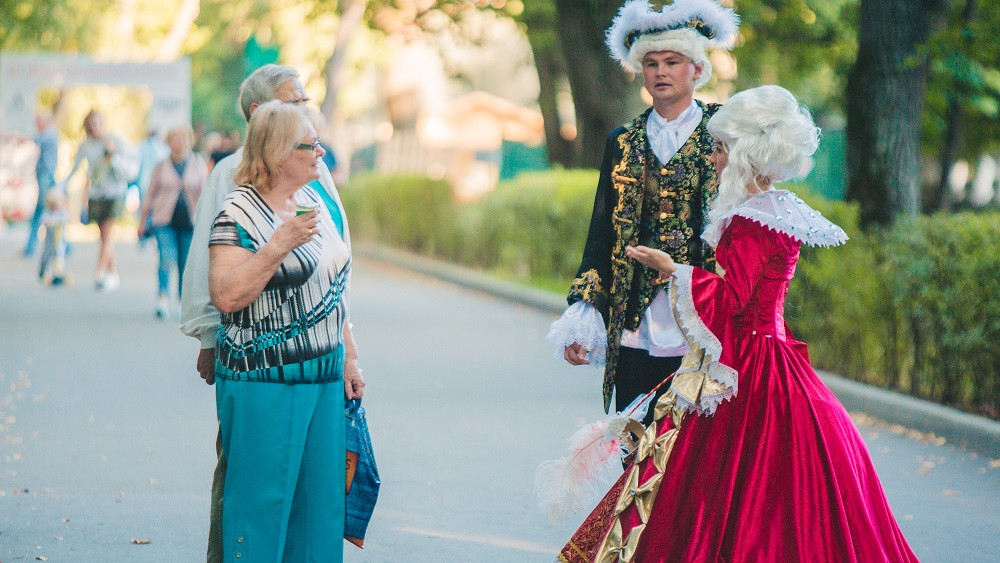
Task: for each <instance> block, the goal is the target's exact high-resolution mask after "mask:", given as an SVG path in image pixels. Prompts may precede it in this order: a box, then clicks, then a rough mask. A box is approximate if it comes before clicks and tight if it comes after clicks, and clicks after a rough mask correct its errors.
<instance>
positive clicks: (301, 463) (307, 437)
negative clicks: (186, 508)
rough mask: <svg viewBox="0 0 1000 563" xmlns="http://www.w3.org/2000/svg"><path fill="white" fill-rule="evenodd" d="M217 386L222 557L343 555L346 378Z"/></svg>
mask: <svg viewBox="0 0 1000 563" xmlns="http://www.w3.org/2000/svg"><path fill="white" fill-rule="evenodd" d="M215 386H216V407H217V409H218V415H219V430H220V434H221V441H222V453H223V455H224V456H225V459H226V467H225V485H224V489H223V499H222V537H221V538H220V540H221V541H220V543H221V545H222V558H223V561H225V562H227V563H230V562H231V563H250V562H253V563H257V562H260V563H265V562H266V563H305V562H322V563H327V562H332V563H336V562H341V561H343V549H344V542H343V534H344V479H345V475H344V472H345V462H344V460H345V452H344V448H345V444H344V440H345V438H344V436H345V434H344V432H345V416H344V383H343V381H335V382H331V383H323V384H297V385H289V384H283V383H259V382H248V381H226V380H216V382H215Z"/></svg>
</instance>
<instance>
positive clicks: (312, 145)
mask: <svg viewBox="0 0 1000 563" xmlns="http://www.w3.org/2000/svg"><path fill="white" fill-rule="evenodd" d="M317 147H319V139H315V140H314V141H313V142H311V143H299V144H297V145H295V148H297V149H302V150H304V151H315V150H316V148H317Z"/></svg>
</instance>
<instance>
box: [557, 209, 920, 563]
mask: <svg viewBox="0 0 1000 563" xmlns="http://www.w3.org/2000/svg"><path fill="white" fill-rule="evenodd" d="M781 194H784V195H785V196H787V197H788V198H790V199H792V198H793V199H794V201H796V202H798V203H799V204H800V207H801V206H804V204H802V202H801V200H799V199H798V198H795V197H794V194H789V193H788V192H778V193H777V194H775V193H771V194H769V195H766V196H765V194H761V196H765V197H763V199H762V200H761V202H762V203H764V204H767V205H764V207H769V208H774V207H775V206H780V207H781V208H782V209H784V205H785V204H784V203H783V201H785V198H783V197H780V196H781ZM761 196H758V198H761ZM778 198H780V200H781V201H779V200H778ZM790 199H789V201H790ZM765 200H766V201H765ZM761 202H758V203H761ZM792 207H794V206H792ZM799 211H801V212H802V213H804V214H808V213H811V212H813V211H812V210H811V209H810V208H808V206H805V209H804V210H800V209H796V213H798V212H799ZM782 213H784V211H778V212H776V213H774V214H769V213H759V212H757V211H755V210H754V209H751V208H744V209H743V210H742V211H739V212H738V213H737V214H736V215H734V216H733V217H732V219H731V222H730V223H729V225H728V228H725V231H724V233H723V234H722V235H721V239H720V240H719V242H718V246H717V253H716V257H717V260H718V263H719V265H720V266H721V267H722V268H723V269H724V270H725V275H724V277H720V276H718V275H716V274H714V273H711V272H708V271H705V270H702V269H700V268H691V267H685V268H682V269H680V270H678V272H677V273H676V274H675V275H674V278H673V282H672V284H671V289H670V292H671V300H672V302H673V304H674V312H675V316H676V317H677V319H678V323H679V324H680V325H681V327H682V329H683V332H684V334H685V336H686V337H688V341H689V343H690V344H691V345H692V352H691V353H690V354H689V356H688V357H687V358H686V359H685V363H684V365H683V366H682V368H681V369H680V370H679V371H678V375H677V376H676V377H675V379H674V381H673V385H672V386H671V391H670V392H668V393H667V394H665V395H664V396H663V398H662V399H661V400H660V401H659V402H658V404H657V406H656V421H655V422H654V423H653V424H652V425H651V426H650V427H649V428H647V431H646V434H645V436H643V438H642V440H641V441H640V444H639V446H638V448H637V450H636V452H635V458H634V461H633V464H632V465H631V466H630V467H629V468H628V469H626V471H625V473H624V474H623V475H622V477H621V478H620V479H619V480H618V482H617V483H616V484H615V485H614V486H613V488H612V489H611V491H609V492H608V494H607V495H606V496H605V497H604V499H603V500H602V501H601V503H600V504H599V505H598V507H597V508H596V509H595V510H594V512H593V513H591V515H590V516H589V517H588V519H587V520H586V521H585V522H584V524H583V525H582V526H581V527H580V529H578V530H577V532H576V534H575V535H574V536H573V538H572V540H571V541H570V542H569V543H568V544H567V545H566V546H565V547H564V548H563V550H562V552H561V553H560V554H559V560H560V561H566V562H578V561H580V562H582V561H600V562H605V561H607V562H611V561H636V562H643V563H648V562H684V563H686V562H697V563H712V562H720V563H721V562H725V563H738V562H754V563H756V562H781V563H786V562H796V561H802V562H824V561H825V562H845V563H847V562H857V563H876V562H893V563H898V562H905V561H916V560H917V559H916V557H915V556H914V554H913V552H912V551H911V550H910V547H909V546H908V545H907V543H906V540H905V539H904V538H903V535H902V533H901V532H900V530H899V526H898V525H897V523H896V520H895V518H894V517H893V515H892V512H891V510H890V508H889V504H888V502H887V500H886V497H885V493H884V492H883V491H882V486H881V484H880V483H879V479H878V476H877V475H876V473H875V469H874V467H873V466H872V462H871V458H870V457H869V454H868V450H867V449H866V447H865V444H864V442H863V441H862V438H861V435H860V434H859V432H858V430H857V428H856V427H855V425H854V423H853V422H852V421H851V419H850V418H849V417H848V414H847V412H846V411H845V410H844V408H843V406H841V404H840V403H839V402H838V401H837V399H836V398H835V397H834V396H833V394H832V393H831V392H830V390H829V389H828V388H827V387H826V386H825V385H824V384H823V383H822V382H821V381H820V379H819V377H817V375H816V372H815V371H813V369H812V367H811V366H810V363H809V355H808V351H807V349H806V346H805V344H803V343H801V342H797V341H795V340H794V339H792V337H791V334H790V333H789V331H788V329H787V326H786V324H785V321H784V318H783V310H784V303H785V294H786V292H787V291H788V285H789V282H790V281H791V279H792V275H793V274H794V272H795V263H796V261H797V260H798V256H799V248H800V245H801V242H802V240H806V241H807V242H815V241H812V240H810V237H809V236H807V235H805V234H803V235H801V236H800V235H798V234H789V233H788V232H785V231H790V232H793V233H794V229H789V228H787V227H783V226H782V225H781V218H780V217H779V219H778V220H777V221H775V219H774V217H775V216H778V215H780V214H782ZM788 213H789V214H791V213H792V209H791V208H789V210H788ZM741 215H742V216H741ZM748 217H752V218H748ZM758 221H760V222H758ZM822 221H824V222H826V220H825V219H822ZM762 223H764V224H769V225H776V226H775V228H769V227H767V226H764V224H762ZM826 223H827V224H828V225H830V226H832V227H833V228H835V229H836V230H837V231H839V233H840V234H841V235H842V233H843V231H840V230H839V227H836V226H835V225H833V224H832V223H828V222H826ZM800 228H808V225H806V226H805V227H802V226H801V224H800ZM843 239H844V240H846V235H843ZM819 244H823V242H819ZM833 244H836V243H833Z"/></svg>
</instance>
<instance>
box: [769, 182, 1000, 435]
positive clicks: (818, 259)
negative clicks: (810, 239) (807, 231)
mask: <svg viewBox="0 0 1000 563" xmlns="http://www.w3.org/2000/svg"><path fill="white" fill-rule="evenodd" d="M803 197H804V198H805V199H807V200H808V201H809V202H810V204H811V205H814V206H815V207H816V208H817V209H819V210H821V211H822V212H823V214H824V215H826V216H827V217H828V218H830V219H831V220H833V221H834V222H836V223H837V224H839V225H841V226H842V227H844V229H845V230H846V231H847V232H848V235H849V236H850V237H851V240H850V241H849V242H848V243H847V244H846V245H845V246H843V247H839V248H836V249H811V248H810V249H806V248H804V249H803V251H802V257H801V260H800V261H799V264H798V271H797V274H796V277H795V280H794V281H793V284H792V288H791V290H790V292H789V297H788V311H787V314H788V322H789V324H790V325H791V327H792V329H793V331H794V332H795V334H796V337H797V338H799V339H801V340H803V341H805V342H808V343H809V347H810V350H811V353H812V357H813V361H814V362H815V363H816V365H817V366H820V367H824V368H826V369H829V370H831V371H834V372H837V373H842V374H844V375H847V376H849V377H852V378H855V379H858V380H861V381H866V382H869V383H872V384H875V385H880V386H884V387H891V388H896V389H900V390H903V391H906V392H908V393H910V394H912V395H916V396H919V397H925V398H928V399H931V400H935V401H939V402H942V403H945V404H950V405H954V406H957V407H961V408H965V409H967V410H971V411H973V412H979V413H982V414H986V415H989V416H993V417H1000V344H998V343H1000V278H998V276H997V275H996V272H997V271H998V270H1000V249H998V248H997V246H996V244H995V241H996V240H998V237H1000V214H996V213H983V214H971V213H963V214H955V215H947V214H938V215H933V216H923V217H917V218H910V219H907V220H901V221H899V222H897V223H896V224H894V225H893V226H892V227H891V228H889V229H885V230H880V231H872V232H869V233H863V232H861V231H860V229H859V228H858V209H857V206H856V205H853V204H845V203H836V202H826V201H823V200H820V199H818V198H816V197H812V196H809V195H808V194H803Z"/></svg>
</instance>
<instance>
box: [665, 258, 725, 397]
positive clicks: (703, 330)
mask: <svg viewBox="0 0 1000 563" xmlns="http://www.w3.org/2000/svg"><path fill="white" fill-rule="evenodd" d="M693 275H694V268H693V267H691V266H688V265H685V264H678V265H677V271H676V272H674V276H673V280H672V283H671V284H670V293H671V295H670V297H671V301H672V302H673V303H674V308H675V310H674V312H675V313H676V318H677V323H678V325H680V327H681V330H683V331H684V335H685V336H686V337H687V339H688V341H689V342H690V343H691V344H692V346H693V348H694V350H693V351H694V352H696V355H695V357H694V358H693V360H694V361H692V362H688V359H689V357H685V358H684V361H683V363H682V365H681V367H680V369H678V370H677V375H676V376H675V378H674V383H677V381H678V379H680V378H682V376H683V374H685V373H691V372H701V373H703V374H704V375H705V376H706V377H708V378H709V379H711V380H712V381H713V382H715V383H716V384H717V387H716V388H714V389H706V388H705V387H704V386H702V387H701V389H699V392H698V394H697V395H693V394H688V393H685V392H684V391H682V390H681V389H680V386H677V385H671V387H670V388H671V390H673V391H674V394H675V395H676V396H677V404H678V405H680V406H682V407H684V408H685V409H687V410H688V411H694V412H697V413H698V414H708V415H711V414H715V409H716V408H718V406H719V405H720V404H722V403H723V402H724V401H728V400H730V399H732V398H733V397H735V396H736V393H737V389H738V385H739V378H738V373H737V372H736V370H735V369H733V368H732V367H730V366H727V365H726V364H723V363H722V362H720V361H719V359H720V358H721V357H722V342H721V341H720V340H719V338H718V337H717V336H716V335H715V334H713V333H712V331H711V329H709V328H708V326H706V325H705V323H704V321H703V320H702V318H701V316H699V315H698V310H697V308H695V304H694V294H693V292H692V283H693V282H692V278H693ZM698 356H700V357H698Z"/></svg>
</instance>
